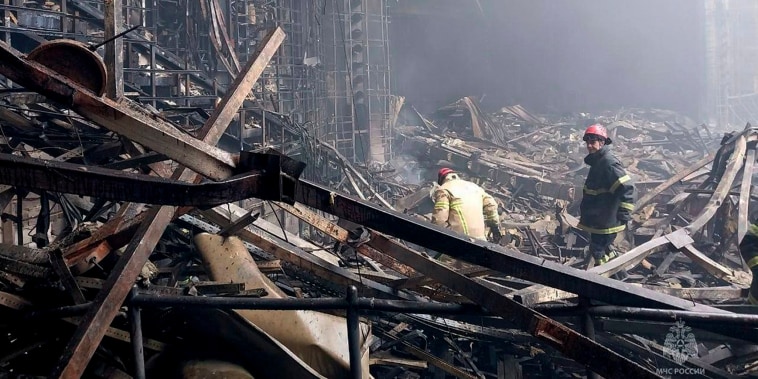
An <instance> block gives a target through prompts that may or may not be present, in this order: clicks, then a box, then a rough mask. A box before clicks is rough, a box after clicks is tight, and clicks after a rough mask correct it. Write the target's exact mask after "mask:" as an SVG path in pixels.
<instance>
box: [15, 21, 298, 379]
mask: <svg viewBox="0 0 758 379" xmlns="http://www.w3.org/2000/svg"><path fill="white" fill-rule="evenodd" d="M284 37H285V35H284V31H283V30H282V29H281V28H279V27H277V28H275V29H273V30H271V31H270V32H269V33H268V34H267V35H266V36H265V37H264V38H263V39H262V40H261V41H260V42H259V44H258V47H257V49H256V51H255V53H254V54H253V59H252V60H251V61H250V62H249V63H248V64H247V65H246V66H245V68H244V70H243V71H242V73H240V75H238V76H237V77H236V78H235V80H234V82H233V84H232V88H234V90H232V91H229V92H228V93H227V94H226V95H225V98H224V99H223V100H222V102H221V104H223V105H224V108H223V109H217V110H216V112H217V113H218V115H214V117H212V118H211V119H209V120H208V122H207V123H206V124H205V125H203V127H202V128H201V129H200V131H199V132H198V138H201V140H194V139H193V140H194V141H191V142H192V143H193V144H195V145H196V146H206V147H212V146H215V144H216V143H217V142H218V140H219V139H220V138H221V134H222V133H223V131H224V130H223V129H226V127H227V126H228V123H225V121H224V119H225V118H227V117H228V115H229V114H230V113H234V112H236V111H237V110H238V109H239V105H240V104H242V101H243V100H244V98H245V96H247V94H248V93H249V92H250V91H251V90H252V86H253V84H254V83H255V82H256V81H257V79H258V78H259V77H260V75H261V73H262V72H263V69H264V68H265V67H266V66H267V64H268V62H269V61H270V60H271V58H272V57H273V55H274V53H275V52H276V50H277V49H278V48H279V46H280V45H281V43H282V41H283V40H284ZM0 50H3V49H0ZM0 55H3V53H1V52H0ZM2 67H3V62H2V61H1V60H0V69H2ZM43 68H44V67H43ZM0 71H2V70H0ZM82 91H83V92H85V95H87V96H91V95H92V93H91V92H90V93H88V94H87V92H88V91H87V90H85V89H82ZM118 108H119V109H122V108H124V107H118ZM231 108H234V109H231ZM106 113H107V112H106ZM94 121H98V122H99V119H94ZM107 121H114V120H113V119H107ZM115 121H119V120H115ZM177 145H181V144H179V143H177ZM148 147H150V146H148ZM174 147H176V146H174ZM213 149H216V148H215V147H213ZM180 150H181V149H180ZM190 150H192V149H190ZM157 151H159V152H162V153H165V154H166V155H168V156H170V157H171V158H172V159H175V160H177V161H179V162H180V163H183V164H185V165H186V166H187V167H190V168H192V169H193V170H196V171H197V172H198V173H200V174H203V175H204V176H206V177H211V178H215V179H225V178H226V177H228V176H231V175H232V172H233V167H234V165H233V164H229V163H228V162H221V163H220V164H221V166H222V167H221V168H222V169H221V170H216V169H215V167H214V165H213V164H211V165H203V164H200V165H196V166H195V167H193V163H203V162H208V161H204V160H203V158H207V157H210V158H212V159H211V160H210V162H211V163H213V162H214V159H213V158H214V157H213V156H212V155H213V154H212V153H213V150H205V151H203V150H202V149H201V150H200V151H196V150H192V151H191V152H190V154H193V155H190V156H189V157H188V156H187V155H186V154H184V153H182V152H181V151H177V149H175V148H174V149H158V150H157ZM188 158H189V159H188ZM279 175H280V177H279V183H278V185H277V186H275V187H274V188H269V189H268V190H269V191H273V192H279V193H280V194H281V196H282V197H284V196H285V195H289V196H288V197H289V198H292V196H294V195H291V194H287V193H284V192H285V191H283V190H282V187H283V184H284V183H285V181H288V180H289V179H291V177H290V176H289V175H286V174H281V173H280V174H279ZM172 178H174V179H178V180H183V181H188V182H195V181H196V180H199V179H200V178H199V175H197V174H193V173H192V172H191V171H189V170H187V169H185V168H184V167H182V168H179V169H177V170H175V171H174V173H173V175H172ZM283 179H284V180H283ZM176 212H177V209H176V208H174V207H170V206H162V207H156V208H153V209H150V210H149V211H148V212H147V213H146V214H145V213H143V214H144V215H145V217H144V218H143V219H142V221H141V223H140V225H139V228H138V229H137V231H136V234H135V236H134V237H133V238H132V240H131V242H130V243H129V245H128V246H127V248H126V251H125V252H124V254H123V255H122V256H121V258H119V261H118V263H117V265H116V267H115V268H114V270H113V271H111V273H110V274H109V276H108V280H107V281H106V285H105V286H103V288H102V289H101V290H100V292H98V294H97V296H96V298H95V301H94V306H93V307H92V308H91V309H90V310H89V311H88V312H87V314H86V315H85V317H84V319H83V320H82V322H81V323H80V324H79V327H77V329H76V331H75V332H74V335H73V336H72V338H71V340H70V341H69V342H68V344H67V346H66V348H65V349H64V351H63V354H62V355H61V358H60V360H59V361H58V364H57V365H56V367H55V369H54V370H53V372H52V374H51V376H52V377H60V378H76V377H80V376H81V375H82V374H83V372H84V369H85V368H86V366H87V364H88V363H89V360H90V359H91V358H92V356H93V355H94V353H95V350H96V349H97V346H98V345H99V344H100V341H101V340H102V338H103V336H104V335H105V330H106V328H107V327H108V325H109V324H110V323H111V321H112V320H113V318H114V317H115V315H116V313H117V312H118V307H119V306H120V304H122V303H123V301H124V299H126V296H127V294H128V293H129V291H130V289H131V287H132V284H133V283H134V279H135V278H136V277H137V275H138V273H139V272H140V270H141V269H142V267H143V266H144V264H145V262H147V260H148V258H149V257H150V254H151V252H152V251H153V249H154V248H155V246H156V245H157V244H158V240H159V239H160V237H161V235H162V234H163V231H164V230H165V229H166V227H167V226H168V224H169V223H170V222H171V220H172V219H173V218H174V216H175V215H176ZM135 218H136V217H135Z"/></svg>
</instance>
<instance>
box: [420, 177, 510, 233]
mask: <svg viewBox="0 0 758 379" xmlns="http://www.w3.org/2000/svg"><path fill="white" fill-rule="evenodd" d="M437 183H438V184H439V185H440V186H439V188H437V190H436V191H435V192H434V194H433V195H432V197H433V200H434V213H433V214H432V223H434V224H435V225H441V226H444V227H447V228H450V229H452V230H454V231H456V232H458V233H461V234H465V235H467V236H470V237H473V238H476V239H480V240H487V230H486V228H489V229H490V231H491V233H492V234H493V239H494V240H495V242H498V240H499V239H500V228H499V224H500V217H499V216H498V214H497V202H495V199H494V198H493V197H492V196H491V195H489V194H488V193H487V192H485V191H484V189H482V187H479V186H478V185H476V184H475V183H472V182H469V181H467V180H463V179H461V178H460V177H459V176H458V173H456V172H455V171H453V170H451V169H449V168H442V169H440V170H439V172H438V173H437Z"/></svg>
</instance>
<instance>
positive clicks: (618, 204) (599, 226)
mask: <svg viewBox="0 0 758 379" xmlns="http://www.w3.org/2000/svg"><path fill="white" fill-rule="evenodd" d="M588 139H600V140H603V139H604V142H605V145H603V146H602V148H600V150H598V151H597V152H595V153H592V154H588V155H587V156H586V157H585V158H584V163H586V164H588V165H589V166H590V172H589V173H588V174H587V179H586V180H585V182H584V189H583V196H582V203H581V205H580V212H581V217H580V219H579V228H580V229H582V230H584V231H587V232H589V233H590V253H591V254H592V255H593V257H595V260H596V261H597V263H598V264H603V263H606V262H608V261H610V260H611V259H613V258H615V257H617V256H618V253H617V252H616V251H615V250H613V249H612V248H611V247H610V246H611V243H613V240H614V239H615V238H616V234H617V233H618V232H620V231H623V230H624V229H626V223H627V222H628V221H629V220H630V219H631V212H632V211H633V210H634V204H633V194H634V186H633V185H632V182H631V178H630V177H629V175H627V174H626V170H624V167H623V166H622V165H621V162H619V160H618V159H617V158H616V157H615V156H614V155H613V153H612V152H611V150H610V148H609V147H608V145H609V144H611V139H610V138H608V134H607V132H606V130H605V128H604V127H603V126H601V125H599V124H596V125H592V126H590V127H589V128H587V131H586V132H585V134H584V140H585V141H587V140H588Z"/></svg>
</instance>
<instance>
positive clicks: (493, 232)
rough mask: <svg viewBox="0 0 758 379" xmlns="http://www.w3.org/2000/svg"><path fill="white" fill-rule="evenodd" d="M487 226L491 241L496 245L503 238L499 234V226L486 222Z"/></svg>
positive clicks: (501, 234)
mask: <svg viewBox="0 0 758 379" xmlns="http://www.w3.org/2000/svg"><path fill="white" fill-rule="evenodd" d="M487 226H488V227H489V228H490V236H491V241H493V242H495V243H498V242H500V240H501V239H502V238H503V233H501V232H500V226H499V225H498V224H497V223H496V222H487Z"/></svg>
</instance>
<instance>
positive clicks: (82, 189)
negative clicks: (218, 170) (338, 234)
mask: <svg viewBox="0 0 758 379" xmlns="http://www.w3.org/2000/svg"><path fill="white" fill-rule="evenodd" d="M263 177H264V175H262V172H256V171H250V172H248V173H246V174H244V175H238V176H235V177H232V178H230V179H227V180H224V181H221V182H207V183H202V184H191V183H187V182H183V181H177V180H170V179H165V178H161V177H157V176H150V175H142V174H133V173H129V172H124V171H118V170H110V169H105V168H100V167H92V166H82V165H78V164H72V163H65V162H56V161H50V160H40V159H34V158H24V157H20V156H17V155H10V154H0V184H9V185H14V186H18V187H22V188H26V189H30V190H43V191H53V192H62V193H73V194H77V195H85V196H92V197H97V198H101V199H105V200H114V201H116V200H118V201H131V202H137V203H145V204H161V205H191V206H215V205H219V204H225V203H230V202H233V201H238V200H242V199H247V198H250V197H253V196H254V195H256V194H260V193H262V192H263V190H262V188H261V184H262V183H261V181H262V180H261V179H262V178H263Z"/></svg>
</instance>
